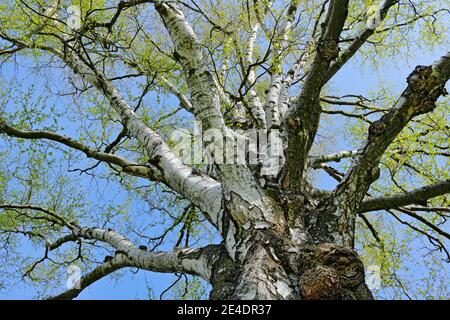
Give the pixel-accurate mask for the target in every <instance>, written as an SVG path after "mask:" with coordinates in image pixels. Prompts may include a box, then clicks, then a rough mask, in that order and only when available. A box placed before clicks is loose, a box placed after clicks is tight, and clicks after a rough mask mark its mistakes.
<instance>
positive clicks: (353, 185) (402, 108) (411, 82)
mask: <svg viewBox="0 0 450 320" xmlns="http://www.w3.org/2000/svg"><path fill="white" fill-rule="evenodd" d="M449 77H450V52H449V53H447V55H446V56H443V57H442V58H441V59H439V60H438V61H436V62H435V63H434V64H433V65H432V66H426V67H424V66H418V67H416V69H415V70H414V71H413V72H412V73H411V75H410V76H409V77H408V79H407V83H408V86H407V88H406V89H405V91H403V93H402V94H401V96H400V98H399V99H398V100H397V102H396V104H395V105H394V106H393V108H392V109H391V110H390V111H389V112H388V113H386V114H385V115H384V116H383V117H381V119H379V120H377V121H375V122H374V123H372V124H371V125H370V127H369V136H368V139H367V141H366V143H365V145H364V146H363V147H362V148H361V151H360V153H359V154H358V155H357V156H356V157H355V158H354V159H353V162H352V165H351V167H350V169H349V171H348V172H347V173H346V175H345V177H344V179H343V180H342V182H341V183H340V184H339V185H338V186H337V187H336V189H335V202H336V203H338V205H337V208H336V210H337V211H336V212H335V214H336V215H337V216H339V217H340V218H339V219H340V226H341V228H342V230H341V231H342V235H343V241H344V243H345V245H348V246H353V236H354V227H355V224H354V223H355V213H356V211H357V208H358V206H359V205H360V203H361V201H362V200H363V198H364V196H365V194H366V192H367V191H368V189H369V187H370V185H371V184H372V182H373V181H375V180H376V179H378V175H379V169H378V164H379V161H380V159H381V156H382V155H383V154H384V152H385V151H386V149H387V148H388V147H389V145H390V144H391V143H392V141H394V139H395V138H396V137H397V135H398V134H399V133H400V132H401V131H402V129H403V128H404V127H405V126H406V125H407V124H408V123H409V121H410V120H411V119H413V118H414V117H416V116H418V115H421V114H424V113H428V112H431V111H433V110H434V108H435V103H436V101H437V99H438V98H439V97H440V96H441V95H443V94H446V91H445V83H446V81H447V80H448V79H449Z"/></svg>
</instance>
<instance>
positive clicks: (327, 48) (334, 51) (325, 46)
mask: <svg viewBox="0 0 450 320" xmlns="http://www.w3.org/2000/svg"><path fill="white" fill-rule="evenodd" d="M317 52H318V53H319V54H320V55H321V56H322V57H323V58H324V59H325V60H327V61H331V60H334V59H336V58H337V57H338V56H339V45H338V43H337V42H336V41H334V40H323V41H322V42H320V44H319V46H318V47H317Z"/></svg>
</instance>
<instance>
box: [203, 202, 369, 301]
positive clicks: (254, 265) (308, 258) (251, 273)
mask: <svg viewBox="0 0 450 320" xmlns="http://www.w3.org/2000/svg"><path fill="white" fill-rule="evenodd" d="M325 203H332V202H330V201H325ZM284 207H285V206H284ZM287 207H288V209H287V210H286V211H283V215H284V216H286V217H287V219H286V226H285V228H282V229H279V230H278V231H277V230H274V228H266V227H261V228H258V227H254V228H252V229H250V230H249V231H247V232H246V231H245V230H243V228H241V230H237V231H236V232H235V234H236V235H238V236H237V239H236V240H235V243H237V244H238V245H236V246H235V251H233V252H241V253H242V252H244V254H242V255H239V254H234V256H233V254H229V252H227V250H228V247H229V245H228V246H227V244H226V243H225V248H227V250H224V251H223V252H222V253H221V255H220V258H218V259H217V260H216V262H215V264H214V267H213V270H212V278H211V283H212V286H213V289H212V292H211V295H210V298H211V299H239V300H248V299H263V300H265V299H267V300H270V299H283V300H286V299H289V300H297V299H305V300H323V299H345V300H348V299H359V300H362V299H363V300H367V299H373V296H372V294H371V292H370V290H369V289H368V287H367V286H366V284H365V281H364V278H365V272H364V266H363V263H362V261H361V260H360V258H359V257H358V255H357V253H356V252H355V251H354V250H352V249H350V248H348V247H345V246H344V245H343V244H342V242H341V241H342V237H340V236H338V235H339V231H338V229H337V228H338V223H337V218H335V219H333V215H332V212H334V211H335V209H334V207H333V206H332V205H327V206H324V205H323V204H320V202H318V203H317V204H316V206H315V208H316V211H314V212H311V211H308V212H306V211H305V212H302V210H300V208H298V207H299V204H298V202H297V204H296V205H294V204H293V202H291V203H290V205H288V206H287ZM320 207H322V209H320ZM293 208H294V209H296V210H295V211H296V215H297V218H296V219H295V221H291V222H290V223H289V221H290V219H289V218H288V217H289V214H292V209H293ZM304 208H305V207H304V206H303V210H304ZM290 211H291V212H290ZM273 214H274V213H272V215H273ZM306 216H308V219H305V218H304V217H306ZM302 217H303V218H302ZM289 225H291V226H290V227H289ZM237 229H239V228H237ZM300 230H308V231H307V232H304V231H300ZM228 239H229V237H228ZM230 256H231V257H233V258H230Z"/></svg>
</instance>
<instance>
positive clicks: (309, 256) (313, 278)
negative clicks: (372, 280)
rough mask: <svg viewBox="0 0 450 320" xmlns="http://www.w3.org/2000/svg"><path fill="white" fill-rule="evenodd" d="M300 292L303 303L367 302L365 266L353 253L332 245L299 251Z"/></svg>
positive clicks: (368, 296) (311, 247)
mask: <svg viewBox="0 0 450 320" xmlns="http://www.w3.org/2000/svg"><path fill="white" fill-rule="evenodd" d="M298 264H299V267H298V270H299V288H300V293H301V295H302V298H303V299H306V300H324V299H370V298H372V297H371V295H370V292H369V291H368V289H367V287H366V285H365V283H364V265H363V263H362V261H361V260H360V259H359V257H358V255H357V254H356V252H354V251H353V250H351V249H348V248H345V247H342V246H338V245H336V244H333V243H322V244H319V245H317V246H307V247H304V248H302V251H301V253H300V256H299V262H298Z"/></svg>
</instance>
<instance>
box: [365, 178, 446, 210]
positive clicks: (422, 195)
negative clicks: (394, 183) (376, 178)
mask: <svg viewBox="0 0 450 320" xmlns="http://www.w3.org/2000/svg"><path fill="white" fill-rule="evenodd" d="M448 193H450V180H447V181H444V182H441V183H437V184H434V185H430V186H425V187H422V188H419V189H416V190H413V191H410V192H406V193H399V194H395V195H391V196H384V197H378V198H370V199H367V200H364V201H363V202H362V203H361V205H360V206H359V209H358V212H369V211H377V210H386V209H395V208H398V207H402V206H408V205H413V204H420V203H423V202H426V201H427V200H428V199H431V198H435V197H438V196H441V195H444V194H448ZM424 209H426V207H425V208H424Z"/></svg>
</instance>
